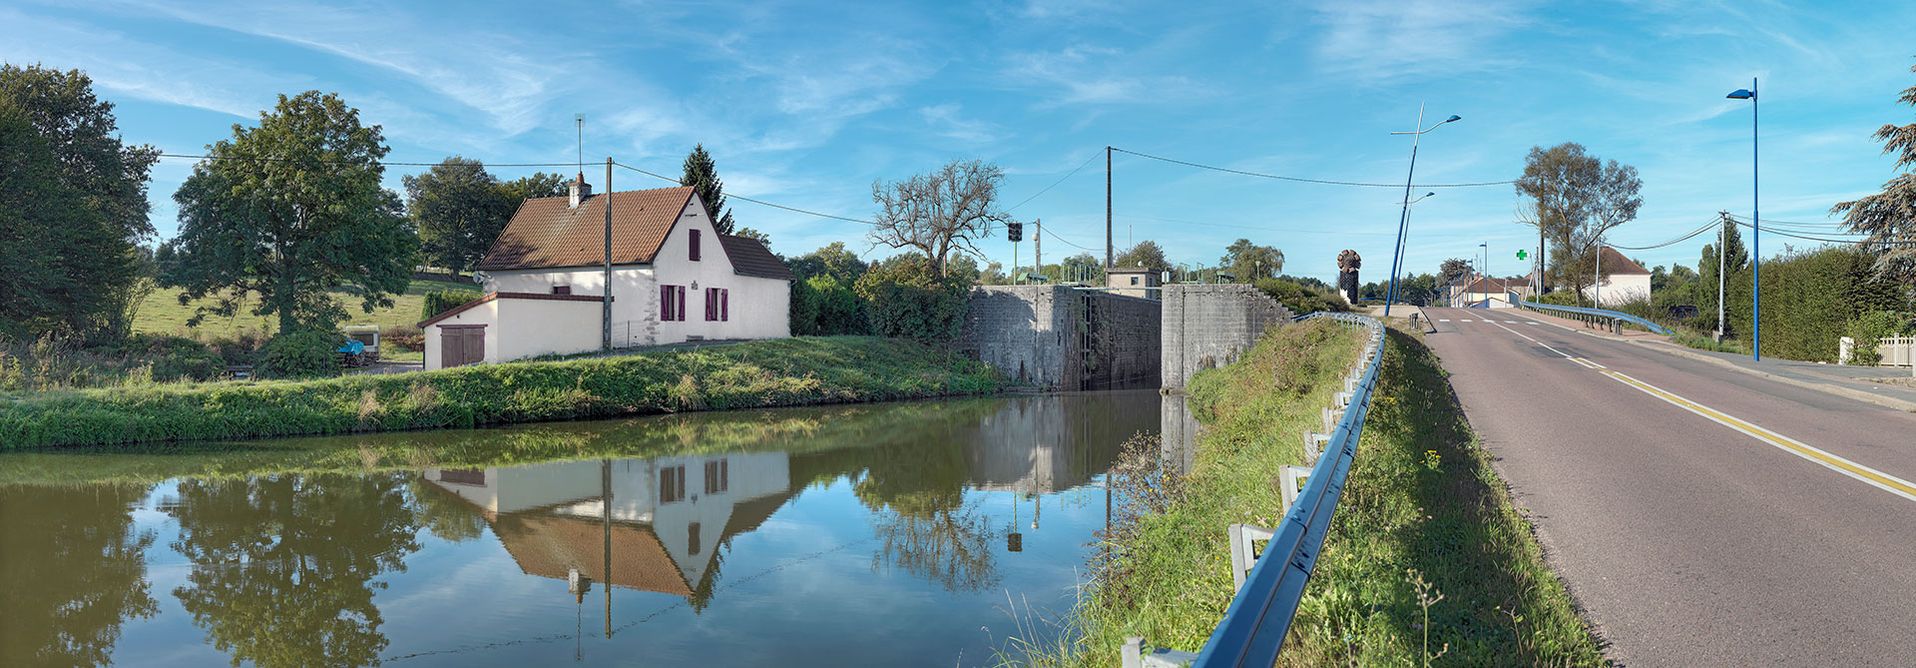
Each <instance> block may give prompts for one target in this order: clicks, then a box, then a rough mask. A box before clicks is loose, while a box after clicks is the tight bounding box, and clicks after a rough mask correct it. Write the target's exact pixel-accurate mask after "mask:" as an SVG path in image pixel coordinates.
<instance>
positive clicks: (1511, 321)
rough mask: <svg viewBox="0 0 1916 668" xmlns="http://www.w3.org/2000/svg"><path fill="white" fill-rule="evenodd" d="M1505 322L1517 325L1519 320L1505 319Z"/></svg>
mask: <svg viewBox="0 0 1916 668" xmlns="http://www.w3.org/2000/svg"><path fill="white" fill-rule="evenodd" d="M1504 324H1506V325H1515V324H1517V321H1515V320H1505V321H1504Z"/></svg>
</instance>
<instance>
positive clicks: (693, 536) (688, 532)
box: [685, 522, 699, 554]
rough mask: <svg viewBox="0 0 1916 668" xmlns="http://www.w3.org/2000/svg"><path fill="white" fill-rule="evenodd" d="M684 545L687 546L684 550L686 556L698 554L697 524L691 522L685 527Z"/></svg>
mask: <svg viewBox="0 0 1916 668" xmlns="http://www.w3.org/2000/svg"><path fill="white" fill-rule="evenodd" d="M685 544H686V545H687V546H688V547H686V549H685V553H686V554H698V553H699V523H698V522H693V523H691V524H687V525H685Z"/></svg>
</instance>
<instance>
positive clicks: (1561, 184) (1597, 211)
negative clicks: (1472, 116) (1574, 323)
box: [1516, 142, 1643, 294]
mask: <svg viewBox="0 0 1916 668" xmlns="http://www.w3.org/2000/svg"><path fill="white" fill-rule="evenodd" d="M1516 187H1517V193H1518V194H1520V195H1523V196H1524V197H1527V198H1529V202H1528V203H1529V208H1528V210H1526V211H1523V212H1522V214H1521V215H1520V216H1519V219H1520V222H1522V223H1523V224H1525V225H1531V226H1534V227H1537V228H1538V229H1540V230H1541V231H1542V233H1543V236H1544V237H1546V238H1547V239H1548V240H1549V241H1550V245H1551V246H1552V248H1551V249H1550V258H1551V261H1552V263H1554V264H1555V265H1556V266H1554V267H1551V269H1550V271H1548V272H1546V273H1545V276H1546V278H1547V279H1548V281H1547V282H1548V283H1549V284H1552V285H1556V284H1565V285H1569V286H1571V287H1572V288H1575V289H1576V290H1577V292H1578V293H1579V294H1581V293H1582V291H1583V289H1584V287H1586V286H1589V285H1591V284H1593V283H1594V282H1595V279H1594V277H1593V274H1592V272H1593V271H1594V270H1595V267H1596V262H1595V260H1596V254H1597V251H1598V247H1599V245H1600V243H1601V240H1602V239H1603V235H1604V233H1606V232H1608V231H1610V230H1611V229H1612V228H1615V227H1616V226H1618V225H1622V224H1624V223H1627V222H1630V221H1631V220H1635V219H1636V217H1637V209H1638V208H1640V207H1642V206H1643V198H1642V197H1641V196H1640V195H1638V191H1640V190H1642V188H1643V180H1642V179H1639V178H1637V169H1636V168H1635V167H1631V166H1629V165H1624V164H1620V163H1618V162H1617V161H1615V160H1611V161H1609V162H1607V163H1606V162H1604V161H1603V160H1601V159H1599V158H1597V157H1596V156H1594V155H1590V154H1589V153H1587V152H1585V151H1584V148H1583V145H1582V144H1578V143H1575V142H1565V143H1562V144H1558V145H1556V146H1552V147H1550V148H1548V149H1545V148H1543V147H1540V146H1534V147H1531V149H1530V154H1529V155H1528V156H1527V157H1525V159H1524V169H1523V176H1522V177H1520V178H1518V179H1517V183H1516Z"/></svg>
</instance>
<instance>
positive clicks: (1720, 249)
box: [1716, 211, 1731, 343]
mask: <svg viewBox="0 0 1916 668" xmlns="http://www.w3.org/2000/svg"><path fill="white" fill-rule="evenodd" d="M1717 215H1719V216H1722V217H1723V220H1722V222H1721V224H1720V225H1719V227H1721V228H1723V229H1721V230H1718V232H1717V242H1716V342H1717V343H1722V342H1723V288H1724V286H1725V285H1728V283H1727V281H1728V279H1727V278H1726V277H1724V275H1723V272H1724V270H1725V268H1726V267H1728V266H1729V261H1728V260H1726V259H1724V258H1725V257H1726V256H1728V253H1727V252H1726V251H1727V250H1728V249H1729V246H1730V225H1731V223H1730V212H1728V211H1718V212H1717Z"/></svg>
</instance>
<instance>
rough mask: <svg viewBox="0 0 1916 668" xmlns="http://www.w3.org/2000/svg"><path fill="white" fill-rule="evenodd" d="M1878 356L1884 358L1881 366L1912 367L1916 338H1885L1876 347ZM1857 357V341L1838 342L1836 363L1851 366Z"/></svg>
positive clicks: (1915, 359)
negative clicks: (1853, 359) (1851, 362)
mask: <svg viewBox="0 0 1916 668" xmlns="http://www.w3.org/2000/svg"><path fill="white" fill-rule="evenodd" d="M1876 354H1877V356H1879V357H1881V358H1882V361H1880V362H1877V365H1879V366H1910V365H1911V362H1913V361H1916V336H1891V337H1885V338H1884V339H1883V340H1882V342H1881V343H1878V344H1877V345H1876ZM1855 356H1856V340H1855V339H1852V338H1850V337H1847V336H1845V337H1843V338H1841V339H1839V340H1838V343H1837V352H1836V363H1837V364H1849V363H1850V360H1851V359H1852V358H1854V357H1855Z"/></svg>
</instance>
